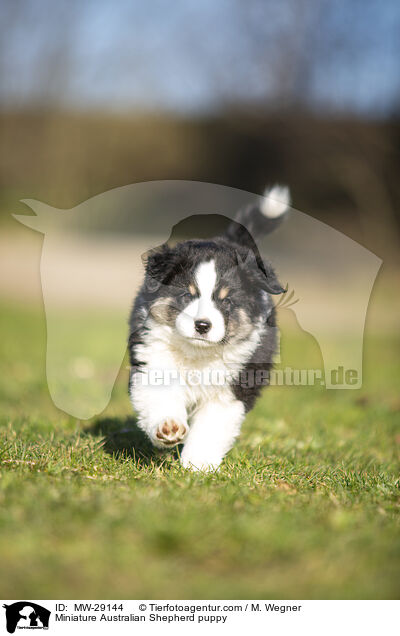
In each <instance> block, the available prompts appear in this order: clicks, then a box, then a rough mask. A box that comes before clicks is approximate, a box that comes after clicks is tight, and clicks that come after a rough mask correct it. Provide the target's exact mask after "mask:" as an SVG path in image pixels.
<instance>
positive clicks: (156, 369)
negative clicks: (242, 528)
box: [129, 186, 290, 470]
mask: <svg viewBox="0 0 400 636" xmlns="http://www.w3.org/2000/svg"><path fill="white" fill-rule="evenodd" d="M289 204H290V195H289V190H288V189H287V188H286V187H280V186H275V187H274V188H272V189H270V190H267V191H266V192H265V194H264V197H263V198H262V199H261V200H260V203H259V204H257V205H252V206H249V207H248V208H246V209H244V210H242V211H240V212H239V213H238V215H237V217H236V221H232V222H230V223H229V225H228V227H227V229H226V231H225V232H224V233H223V234H221V235H220V236H217V237H215V238H213V239H209V240H204V239H203V240H188V241H184V242H181V243H178V244H177V245H176V246H175V247H171V246H169V245H168V244H164V245H162V246H161V247H160V248H157V249H155V250H152V251H151V252H150V253H149V255H148V258H147V265H146V275H145V280H144V283H143V285H142V287H141V289H140V291H139V293H138V296H137V298H136V300H135V303H134V306H133V310H132V313H131V317H130V337H129V351H130V362H131V374H130V397H131V400H132V404H133V407H134V409H135V410H136V412H137V414H138V424H139V426H140V428H141V429H142V430H143V431H145V433H146V434H147V435H148V437H149V438H150V440H151V441H152V443H153V444H154V445H155V446H157V447H159V448H164V449H166V448H171V447H172V446H175V445H176V444H181V443H183V444H184V446H183V450H182V453H181V462H182V464H183V466H185V467H187V468H192V469H194V470H196V469H197V470H214V469H216V468H217V467H218V466H219V464H220V463H221V461H222V459H223V458H224V456H225V454H226V453H227V452H228V451H229V449H230V448H231V447H232V445H233V443H234V440H235V438H236V437H237V436H238V434H239V432H240V427H241V424H242V422H243V419H244V417H245V414H246V412H248V411H249V410H250V409H251V408H252V407H253V405H254V402H255V399H256V397H257V395H258V393H259V391H260V389H261V387H262V386H263V385H265V384H268V376H269V370H270V368H271V366H272V361H273V355H274V352H275V350H276V345H277V336H276V322H275V308H274V303H273V301H272V298H271V294H280V293H282V292H284V291H285V290H284V289H283V288H282V286H281V285H280V283H279V282H278V280H277V278H276V275H275V273H274V270H273V269H272V267H271V265H270V264H269V263H266V262H264V261H263V260H262V259H261V256H260V254H259V251H258V248H257V246H256V243H255V242H254V239H253V237H255V238H256V237H260V236H261V235H263V234H266V233H268V232H270V231H272V230H273V229H274V228H275V227H276V226H277V225H279V224H280V223H281V221H282V219H283V218H284V216H285V215H286V213H287V210H288V207H289ZM258 372H261V375H260V373H258Z"/></svg>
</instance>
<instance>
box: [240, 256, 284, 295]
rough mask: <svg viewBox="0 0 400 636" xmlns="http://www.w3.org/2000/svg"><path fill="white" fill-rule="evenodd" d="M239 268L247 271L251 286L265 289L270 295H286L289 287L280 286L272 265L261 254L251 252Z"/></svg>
mask: <svg viewBox="0 0 400 636" xmlns="http://www.w3.org/2000/svg"><path fill="white" fill-rule="evenodd" d="M239 266H240V267H242V268H244V269H245V271H246V275H247V279H248V280H249V281H250V283H251V285H254V286H256V287H259V288H261V289H264V290H265V291H267V292H268V293H269V294H284V293H285V292H286V291H287V287H286V289H285V288H283V287H282V285H281V284H280V282H279V280H278V278H277V276H276V274H275V272H274V269H273V267H272V265H271V264H270V263H266V262H264V261H263V260H262V258H261V256H260V255H259V254H254V253H253V252H252V251H249V252H248V253H247V256H246V259H245V260H244V261H242V262H239Z"/></svg>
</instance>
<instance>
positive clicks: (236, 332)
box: [227, 308, 253, 342]
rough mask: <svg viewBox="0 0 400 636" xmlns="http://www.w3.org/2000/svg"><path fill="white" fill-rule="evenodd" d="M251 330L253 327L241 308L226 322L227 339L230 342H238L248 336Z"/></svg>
mask: <svg viewBox="0 0 400 636" xmlns="http://www.w3.org/2000/svg"><path fill="white" fill-rule="evenodd" d="M252 329H253V325H252V324H251V321H250V318H249V317H248V315H247V314H246V312H245V311H244V309H242V308H241V309H239V311H238V312H237V314H236V315H235V316H234V317H233V318H231V319H230V320H229V322H228V328H227V334H228V338H231V339H232V342H240V341H241V340H244V339H245V338H247V337H248V336H249V335H250V333H251V331H252Z"/></svg>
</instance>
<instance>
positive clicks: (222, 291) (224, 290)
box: [218, 287, 229, 300]
mask: <svg viewBox="0 0 400 636" xmlns="http://www.w3.org/2000/svg"><path fill="white" fill-rule="evenodd" d="M228 294H229V289H228V287H221V289H220V290H219V294H218V296H219V297H220V299H221V300H223V299H224V298H226V297H227V295H228Z"/></svg>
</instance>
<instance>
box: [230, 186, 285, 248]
mask: <svg viewBox="0 0 400 636" xmlns="http://www.w3.org/2000/svg"><path fill="white" fill-rule="evenodd" d="M289 207H290V191H289V188H288V187H287V186H280V185H275V186H273V187H272V188H267V189H266V190H265V192H264V195H263V196H262V197H261V199H260V201H259V203H258V204H255V205H254V204H253V205H250V206H248V207H246V208H244V209H242V210H239V212H238V214H237V215H236V218H235V220H234V221H233V222H232V223H231V224H230V225H229V226H228V228H227V230H226V232H225V236H226V237H227V238H229V239H230V240H231V241H234V242H235V243H241V244H248V243H249V234H250V237H251V238H252V239H253V240H254V239H257V238H260V237H261V236H264V235H265V234H269V233H270V232H272V231H273V230H275V228H277V227H278V226H279V225H280V224H281V223H282V221H283V220H284V219H285V218H286V216H287V213H288V210H289Z"/></svg>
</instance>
